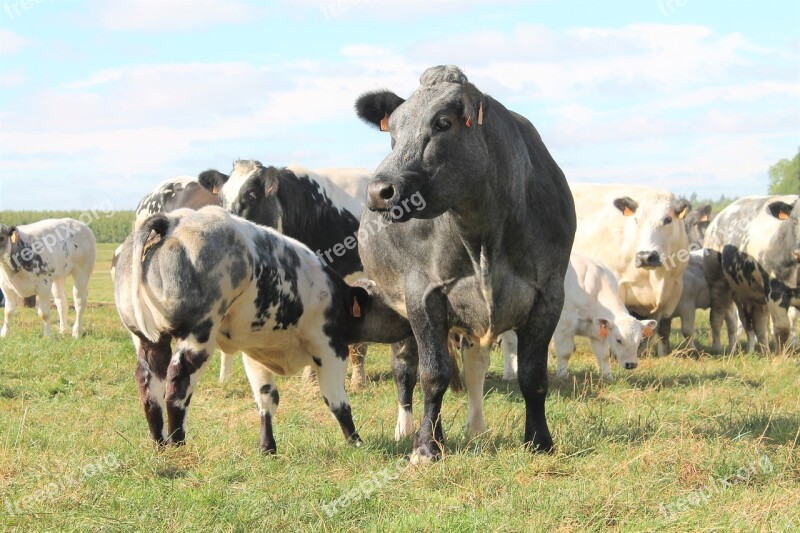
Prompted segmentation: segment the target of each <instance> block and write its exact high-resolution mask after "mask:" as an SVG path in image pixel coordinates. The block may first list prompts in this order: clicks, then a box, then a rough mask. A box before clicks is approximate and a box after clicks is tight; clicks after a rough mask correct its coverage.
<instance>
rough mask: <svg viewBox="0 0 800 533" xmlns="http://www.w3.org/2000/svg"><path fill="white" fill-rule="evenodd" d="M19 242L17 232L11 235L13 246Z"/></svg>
mask: <svg viewBox="0 0 800 533" xmlns="http://www.w3.org/2000/svg"><path fill="white" fill-rule="evenodd" d="M18 240H19V237H18V236H17V232H16V231H15V232H14V233H12V234H11V244H17V241H18Z"/></svg>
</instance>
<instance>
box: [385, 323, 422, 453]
mask: <svg viewBox="0 0 800 533" xmlns="http://www.w3.org/2000/svg"><path fill="white" fill-rule="evenodd" d="M418 363H419V355H418V352H417V341H416V339H414V337H409V338H407V339H405V340H403V341H400V342H397V343H395V344H392V355H391V365H392V374H393V375H394V382H395V385H396V386H397V425H396V426H395V428H394V438H395V440H397V441H399V440H400V439H402V438H403V437H408V436H409V435H411V434H412V433H414V415H413V413H412V404H413V397H414V387H415V386H416V385H417V366H418Z"/></svg>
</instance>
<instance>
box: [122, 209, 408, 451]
mask: <svg viewBox="0 0 800 533" xmlns="http://www.w3.org/2000/svg"><path fill="white" fill-rule="evenodd" d="M112 276H113V278H114V287H115V300H116V304H117V310H118V311H119V315H120V317H121V319H122V322H123V324H124V325H125V327H126V328H127V329H128V330H129V331H130V332H131V335H132V337H133V341H134V344H135V346H136V349H137V354H138V365H137V368H136V380H137V383H138V385H139V394H140V398H141V401H142V405H143V406H144V411H145V416H146V418H147V422H148V425H149V427H150V433H151V436H152V438H153V439H154V440H155V441H156V443H158V444H166V443H175V444H180V443H182V442H184V439H185V429H184V420H185V418H186V411H187V409H188V407H189V402H190V401H191V399H192V393H193V392H194V388H195V386H196V384H197V381H198V380H199V379H200V376H201V375H202V372H203V371H204V369H205V368H206V366H207V365H208V361H209V358H210V356H211V354H212V353H213V352H214V349H215V348H216V347H217V346H219V347H220V348H221V349H222V350H224V351H226V352H236V351H242V352H243V353H244V354H245V357H244V361H245V371H246V373H247V377H248V379H249V381H250V385H251V387H252V389H253V395H254V396H255V400H256V405H257V407H258V410H259V414H260V416H261V426H262V428H261V449H262V451H264V452H265V453H274V452H275V450H276V445H275V439H274V437H273V433H272V418H273V416H274V414H275V409H276V408H277V405H278V390H277V387H276V385H275V380H274V374H279V375H288V374H293V373H295V372H297V371H299V370H300V369H302V368H303V367H305V366H308V365H314V366H315V367H316V369H317V373H318V376H319V386H320V391H321V392H322V395H323V399H324V400H325V403H326V404H327V405H328V407H329V408H330V410H331V412H332V413H333V414H334V416H335V417H336V419H337V420H338V422H339V424H340V426H341V429H342V432H343V433H344V435H345V437H346V438H347V439H349V440H350V441H353V442H356V443H358V442H360V438H359V436H358V433H357V432H356V429H355V425H354V423H353V418H352V414H351V411H350V403H349V401H348V398H347V394H346V392H345V389H344V379H345V374H346V370H347V344H348V343H352V342H356V341H376V342H395V341H397V340H399V339H402V338H404V337H406V336H408V335H409V334H410V328H409V325H408V323H407V322H406V321H405V320H404V319H402V317H400V316H398V315H397V314H396V313H395V312H394V311H392V310H391V309H389V308H388V307H386V306H385V305H383V304H382V303H381V300H380V298H379V297H377V296H375V295H374V294H371V293H375V291H374V290H373V291H370V292H368V291H367V290H366V289H365V288H364V287H351V286H349V285H347V284H346V283H345V282H344V281H343V280H342V279H341V278H340V277H339V276H338V275H337V274H336V273H335V272H333V271H332V270H331V269H330V268H328V267H325V266H324V265H323V264H322V263H321V262H320V260H319V258H318V257H317V256H316V255H315V254H314V253H313V252H312V251H311V250H310V249H308V248H307V247H306V246H304V245H302V244H301V243H299V242H297V241H295V240H294V239H290V238H288V237H285V236H283V235H281V234H279V233H277V232H276V231H274V230H272V229H268V228H265V227H262V226H258V225H256V224H253V223H251V222H248V221H246V220H244V219H242V218H239V217H235V216H233V215H231V214H229V213H228V212H227V211H225V210H223V209H222V208H219V207H205V208H203V209H201V210H199V211H192V210H189V209H179V210H177V211H174V212H172V213H170V214H157V215H153V216H152V217H150V218H148V219H147V220H145V222H144V223H143V224H142V226H141V228H140V229H139V230H137V231H136V232H134V233H133V234H132V235H131V236H129V237H128V239H127V240H126V241H125V243H123V244H122V245H121V246H120V247H119V248H118V250H117V253H116V254H115V258H114V264H113V267H112ZM173 340H175V349H174V352H173V350H172V348H171V344H172V341H173ZM164 411H166V414H167V420H168V426H169V429H168V431H166V430H165V428H164Z"/></svg>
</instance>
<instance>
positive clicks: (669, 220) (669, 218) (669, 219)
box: [664, 217, 672, 226]
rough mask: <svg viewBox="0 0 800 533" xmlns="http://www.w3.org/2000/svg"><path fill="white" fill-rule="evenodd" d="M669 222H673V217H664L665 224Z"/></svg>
mask: <svg viewBox="0 0 800 533" xmlns="http://www.w3.org/2000/svg"><path fill="white" fill-rule="evenodd" d="M667 224H672V217H667V218H665V219H664V225H665V226H666V225H667Z"/></svg>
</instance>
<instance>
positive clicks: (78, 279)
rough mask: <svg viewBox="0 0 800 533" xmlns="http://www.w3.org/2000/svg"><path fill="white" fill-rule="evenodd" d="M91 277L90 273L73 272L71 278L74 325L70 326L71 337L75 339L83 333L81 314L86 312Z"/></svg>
mask: <svg viewBox="0 0 800 533" xmlns="http://www.w3.org/2000/svg"><path fill="white" fill-rule="evenodd" d="M91 275H92V273H91V272H74V273H73V276H72V281H73V286H72V301H73V303H74V304H75V324H74V325H73V326H72V336H73V337H74V338H76V339H77V338H78V337H80V336H81V333H83V312H84V311H86V300H87V297H88V296H89V278H90V277H91Z"/></svg>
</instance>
